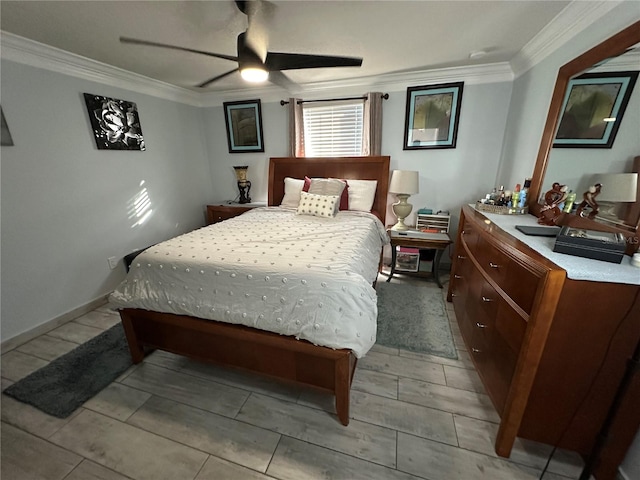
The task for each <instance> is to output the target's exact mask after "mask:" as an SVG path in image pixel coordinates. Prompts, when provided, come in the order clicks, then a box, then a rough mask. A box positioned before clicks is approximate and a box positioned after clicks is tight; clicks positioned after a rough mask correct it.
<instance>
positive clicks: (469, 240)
mask: <svg viewBox="0 0 640 480" xmlns="http://www.w3.org/2000/svg"><path fill="white" fill-rule="evenodd" d="M460 236H461V238H462V239H464V243H466V245H467V247H468V248H469V250H470V251H471V253H472V254H474V253H475V248H476V244H477V242H478V238H479V232H478V227H477V226H474V225H472V224H471V223H470V222H469V221H468V220H465V222H464V224H463V226H462V232H461V233H460Z"/></svg>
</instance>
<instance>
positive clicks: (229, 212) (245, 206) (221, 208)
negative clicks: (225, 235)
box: [207, 202, 267, 225]
mask: <svg viewBox="0 0 640 480" xmlns="http://www.w3.org/2000/svg"><path fill="white" fill-rule="evenodd" d="M266 206H267V204H266V203H222V202H221V203H219V204H215V205H207V225H211V224H212V223H218V222H221V221H223V220H227V219H229V218H233V217H237V216H238V215H240V214H242V213H244V212H247V211H249V210H251V209H253V208H258V207H266Z"/></svg>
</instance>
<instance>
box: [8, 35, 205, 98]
mask: <svg viewBox="0 0 640 480" xmlns="http://www.w3.org/2000/svg"><path fill="white" fill-rule="evenodd" d="M0 46H1V57H2V59H3V60H10V61H13V62H16V63H21V64H24V65H29V66H31V67H36V68H42V69H44V70H50V71H52V72H56V73H62V74H63V75H69V76H72V77H76V78H81V79H83V80H89V81H91V82H98V83H102V84H105V85H110V86H112V87H119V88H124V89H126V90H132V91H134V92H139V93H144V94H147V95H152V96H154V97H161V98H164V99H167V100H173V101H176V102H180V103H185V104H188V105H193V106H201V105H200V97H199V95H200V94H199V93H198V92H193V91H191V90H188V89H186V88H181V87H176V86H174V85H169V84H168V83H164V82H160V81H158V80H153V79H151V78H148V77H145V76H143V75H138V74H136V73H132V72H129V71H127V70H123V69H121V68H117V67H113V66H111V65H107V64H105V63H101V62H97V61H95V60H91V59H88V58H86V57H82V56H80V55H76V54H74V53H70V52H67V51H65V50H61V49H59V48H55V47H51V46H49V45H45V44H43V43H40V42H36V41H34V40H29V39H27V38H24V37H20V36H18V35H14V34H12V33H8V32H0Z"/></svg>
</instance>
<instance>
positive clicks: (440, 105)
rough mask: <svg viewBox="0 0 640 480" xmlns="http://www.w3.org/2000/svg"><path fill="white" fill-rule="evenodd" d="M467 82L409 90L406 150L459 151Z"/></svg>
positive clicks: (411, 88)
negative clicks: (454, 149)
mask: <svg viewBox="0 0 640 480" xmlns="http://www.w3.org/2000/svg"><path fill="white" fill-rule="evenodd" d="M463 87H464V82H456V83H443V84H440V85H428V86H422V87H409V88H407V112H406V118H405V123H404V145H403V149H404V150H419V149H424V148H455V147H456V139H457V136H458V120H459V118H460V105H461V104H462V89H463Z"/></svg>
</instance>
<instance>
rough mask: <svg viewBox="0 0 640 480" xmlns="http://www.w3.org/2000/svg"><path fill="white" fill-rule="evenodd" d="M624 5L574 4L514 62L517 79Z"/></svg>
mask: <svg viewBox="0 0 640 480" xmlns="http://www.w3.org/2000/svg"><path fill="white" fill-rule="evenodd" d="M623 2H624V0H604V1H597V2H591V1H577V0H574V1H572V2H571V3H570V4H569V5H567V6H566V7H565V8H564V9H563V10H562V11H561V12H560V13H559V14H558V15H556V17H555V18H554V19H553V20H552V21H551V22H549V23H548V24H547V25H546V26H545V27H544V28H543V29H542V30H540V32H538V34H537V35H536V36H535V37H533V38H532V39H531V40H530V41H529V42H528V43H527V44H526V45H525V46H524V47H522V49H521V50H520V51H519V52H518V54H517V55H516V56H515V57H514V58H513V59H512V60H511V69H512V70H513V73H514V75H515V76H516V77H519V76H520V75H522V74H523V73H525V72H526V71H527V70H529V69H530V68H532V67H533V66H534V65H536V64H538V63H539V62H541V61H542V60H544V59H545V58H547V57H548V56H549V55H551V54H552V53H553V52H555V51H556V50H557V49H558V48H560V47H561V46H562V45H564V44H565V43H567V42H568V41H569V40H571V39H572V38H573V37H575V36H576V35H577V34H579V33H580V32H582V31H583V30H584V29H586V28H587V27H589V26H590V25H592V24H593V23H595V22H596V21H597V20H599V19H600V18H602V17H603V16H604V15H606V14H607V13H609V12H610V11H611V10H613V9H614V8H615V7H617V6H618V5H620V4H621V3H623Z"/></svg>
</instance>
